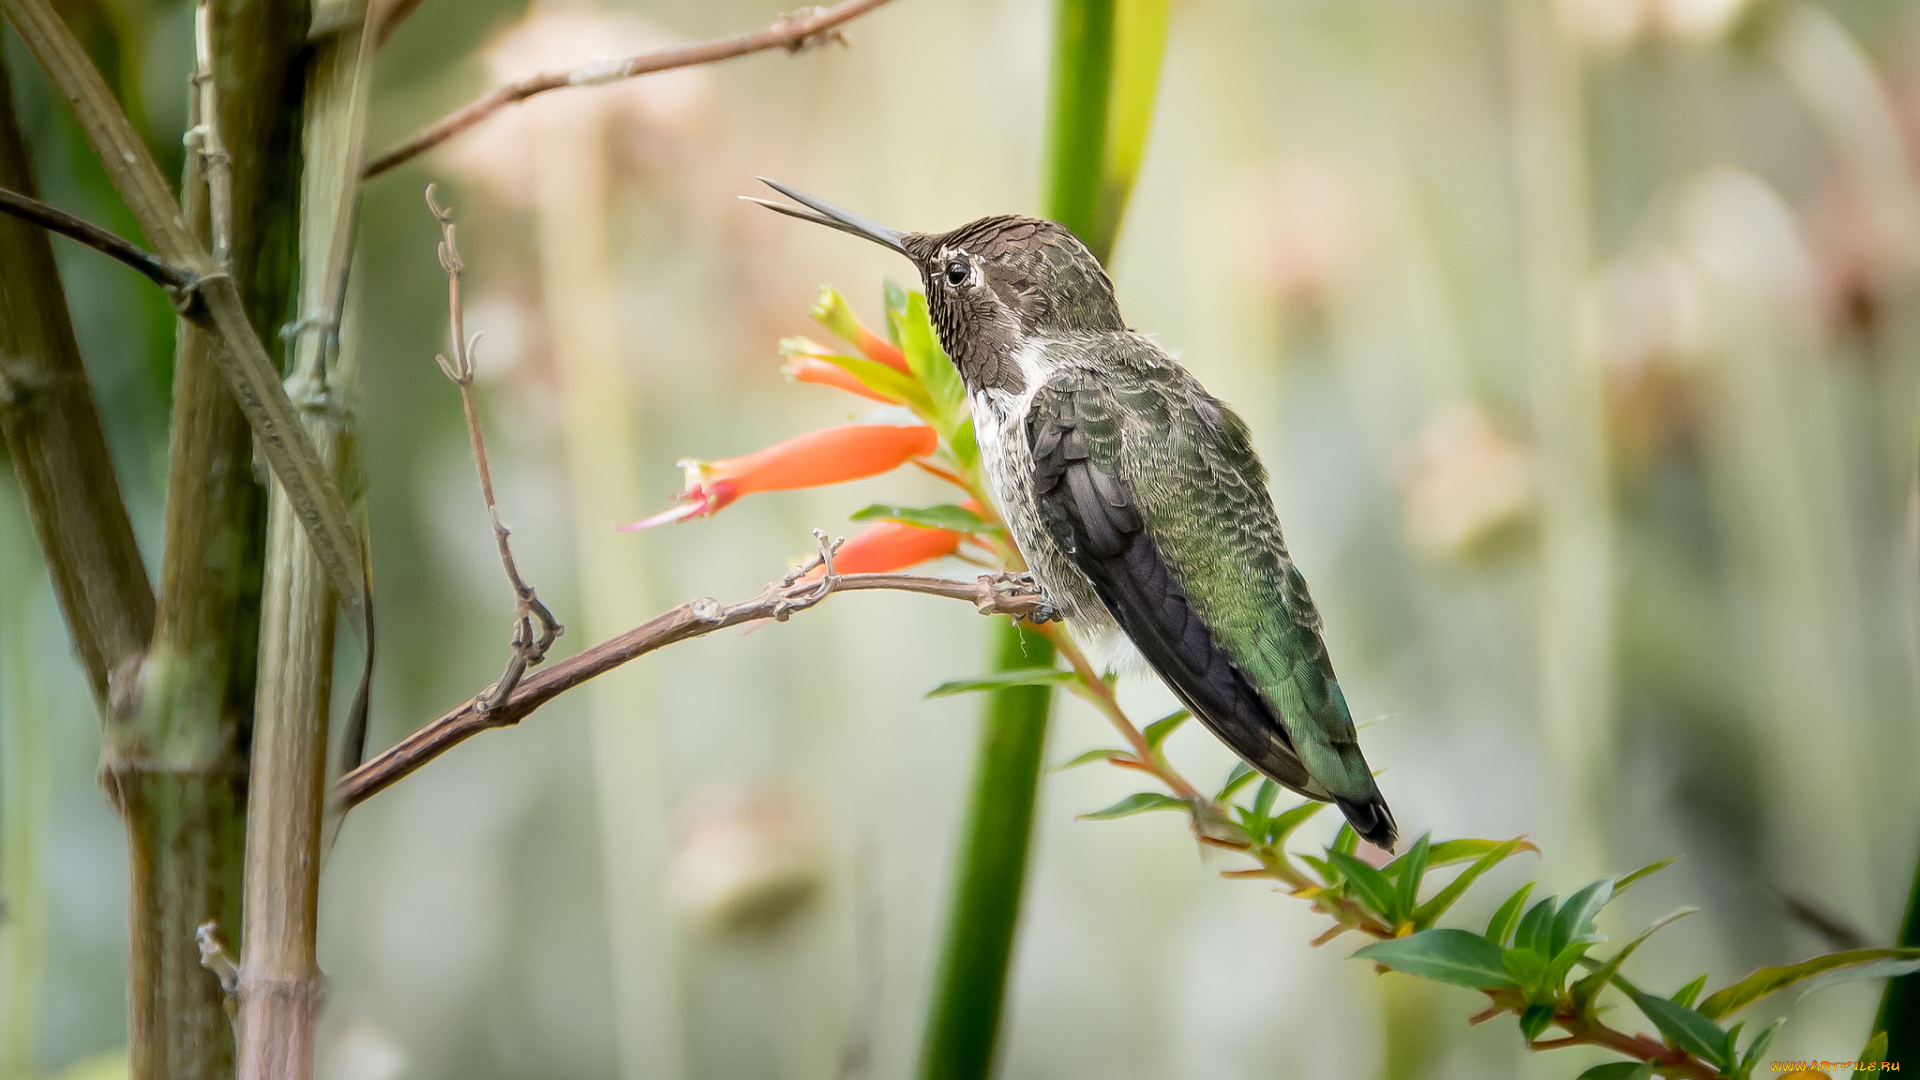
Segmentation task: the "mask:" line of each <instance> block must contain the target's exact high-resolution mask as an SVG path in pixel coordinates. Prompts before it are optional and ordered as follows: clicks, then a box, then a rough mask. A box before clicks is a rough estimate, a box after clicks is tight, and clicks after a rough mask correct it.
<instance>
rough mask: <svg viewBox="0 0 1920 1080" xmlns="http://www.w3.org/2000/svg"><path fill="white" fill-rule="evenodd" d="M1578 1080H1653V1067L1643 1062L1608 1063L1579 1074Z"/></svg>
mask: <svg viewBox="0 0 1920 1080" xmlns="http://www.w3.org/2000/svg"><path fill="white" fill-rule="evenodd" d="M1580 1080H1653V1066H1652V1065H1651V1064H1648V1063H1647V1062H1644V1061H1609V1062H1607V1063H1606V1064H1605V1065H1595V1066H1594V1067H1593V1068H1591V1069H1588V1070H1587V1071H1586V1072H1583V1073H1581V1074H1580Z"/></svg>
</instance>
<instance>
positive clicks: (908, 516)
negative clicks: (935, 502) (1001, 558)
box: [849, 503, 987, 533]
mask: <svg viewBox="0 0 1920 1080" xmlns="http://www.w3.org/2000/svg"><path fill="white" fill-rule="evenodd" d="M849 517H850V519H851V520H853V521H898V522H900V523H902V524H905V525H918V526H920V527H921V528H923V529H946V530H948V531H949V532H961V533H964V532H981V531H983V530H985V529H986V528H987V523H986V522H985V521H982V520H981V519H980V515H979V514H976V513H974V512H973V511H971V510H969V509H967V508H966V507H964V506H952V505H942V506H888V505H887V504H886V503H874V504H873V505H871V506H868V507H865V508H863V509H861V510H857V511H855V512H854V513H853V514H851V515H849Z"/></svg>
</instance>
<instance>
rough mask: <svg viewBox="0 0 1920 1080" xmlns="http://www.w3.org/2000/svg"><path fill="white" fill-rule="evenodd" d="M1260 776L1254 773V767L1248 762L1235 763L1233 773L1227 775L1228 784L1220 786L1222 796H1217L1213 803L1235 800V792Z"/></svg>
mask: <svg viewBox="0 0 1920 1080" xmlns="http://www.w3.org/2000/svg"><path fill="white" fill-rule="evenodd" d="M1258 775H1259V774H1258V773H1256V772H1254V771H1253V766H1251V765H1249V764H1247V763H1246V762H1244V761H1236V762H1234V763H1233V771H1232V772H1230V773H1228V774H1227V782H1226V783H1224V784H1222V785H1220V794H1218V795H1215V796H1214V797H1213V801H1214V802H1220V803H1223V802H1226V801H1227V800H1228V799H1231V798H1233V796H1234V793H1235V792H1237V791H1239V790H1240V789H1241V788H1243V787H1246V786H1247V785H1248V784H1250V783H1252V782H1253V778H1254V777H1255V776H1258Z"/></svg>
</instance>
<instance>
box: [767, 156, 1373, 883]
mask: <svg viewBox="0 0 1920 1080" xmlns="http://www.w3.org/2000/svg"><path fill="white" fill-rule="evenodd" d="M761 180H762V181H763V182H764V183H766V184H767V185H768V186H770V187H772V188H773V189H774V190H775V191H778V192H779V193H780V194H782V195H785V196H786V197H787V198H789V199H792V200H793V201H794V202H795V203H797V204H799V205H798V206H790V205H786V204H783V203H776V202H771V201H768V200H765V199H757V198H753V197H752V196H741V197H742V198H743V199H746V200H748V201H749V202H755V203H759V204H760V205H762V206H765V207H767V208H768V209H770V210H775V211H778V212H779V213H782V214H786V215H788V216H790V217H796V218H799V219H801V220H802V221H811V222H814V223H815V224H819V225H825V226H827V227H829V228H833V229H838V230H840V231H842V232H847V233H852V234H853V235H855V236H859V237H862V238H864V239H867V240H871V241H873V242H874V243H877V244H880V245H881V246H883V247H886V248H888V249H890V250H892V251H896V252H898V253H900V254H902V255H905V256H906V257H907V258H908V259H910V260H912V262H913V265H914V267H915V268H916V269H917V270H919V272H920V279H921V281H922V283H923V284H924V285H925V286H926V296H927V310H928V313H929V315H930V316H931V317H932V320H933V325H934V328H935V329H936V330H937V331H938V333H939V337H940V344H941V346H942V347H943V348H944V349H945V350H946V353H947V356H948V357H950V358H951V359H952V360H953V363H954V365H955V367H956V368H958V370H959V372H960V378H961V381H962V382H963V383H964V384H965V386H966V390H967V396H968V402H969V406H970V407H971V409H972V413H973V424H974V436H975V440H976V442H977V443H978V445H979V448H980V460H981V463H982V465H983V466H984V470H985V473H986V476H987V480H988V484H989V486H990V487H991V489H992V491H993V494H994V497H995V499H996V501H997V502H998V503H999V504H1000V508H1001V512H1002V516H1003V517H1004V518H1005V519H1006V523H1007V528H1008V531H1009V532H1010V534H1011V535H1012V538H1013V541H1014V544H1015V545H1016V546H1017V547H1018V548H1019V550H1020V554H1021V556H1022V557H1024V558H1025V559H1026V562H1027V565H1028V567H1029V569H1030V571H1031V572H1032V575H1033V579H1034V582H1035V584H1036V585H1037V586H1038V587H1039V588H1040V590H1041V593H1042V595H1043V597H1044V598H1045V600H1046V602H1047V603H1048V604H1049V605H1050V606H1051V607H1053V608H1054V609H1056V610H1057V611H1058V612H1059V613H1060V614H1062V615H1063V616H1064V617H1065V619H1066V624H1067V628H1068V629H1069V630H1070V631H1071V632H1072V633H1073V635H1074V637H1075V638H1076V639H1078V640H1080V641H1081V642H1083V643H1085V644H1087V645H1089V646H1090V647H1092V648H1094V649H1096V650H1098V651H1100V652H1101V653H1102V655H1104V656H1106V657H1108V658H1109V664H1110V667H1125V666H1128V665H1129V663H1137V662H1138V661H1137V660H1136V659H1134V658H1135V657H1136V656H1137V657H1138V658H1139V659H1144V661H1145V663H1146V665H1147V666H1148V667H1150V668H1151V669H1152V670H1153V671H1154V672H1155V673H1156V674H1158V675H1159V677H1160V678H1161V680H1162V681H1164V682H1165V683H1166V684H1167V686H1168V688H1169V689H1171V690H1172V691H1173V692H1174V694H1175V695H1176V696H1178V697H1179V698H1180V700H1181V701H1182V702H1184V703H1185V704H1186V706H1187V707H1188V709H1190V710H1191V711H1192V713H1193V715H1194V716H1197V717H1199V718H1200V720H1201V722H1202V723H1204V724H1205V725H1206V726H1207V728H1208V729H1209V730H1210V731H1212V732H1213V734H1214V735H1215V736H1216V737H1217V738H1219V739H1220V741H1221V742H1223V743H1225V744H1226V745H1227V747H1228V748H1229V749H1231V750H1232V751H1233V752H1234V753H1235V754H1237V755H1239V757H1240V758H1241V760H1243V761H1245V762H1246V763H1247V764H1248V765H1249V766H1251V767H1252V768H1254V769H1255V770H1257V771H1259V772H1260V773H1261V774H1263V775H1265V776H1266V777H1268V778H1269V779H1271V780H1273V781H1274V782H1275V783H1277V784H1280V785H1281V786H1283V787H1286V788H1288V789H1289V790H1292V791H1295V792H1298V793H1299V794H1301V795H1304V796H1306V797H1307V798H1309V799H1315V800H1319V801H1321V802H1331V803H1333V804H1334V805H1336V806H1338V807H1339V808H1340V812H1341V813H1342V814H1344V815H1346V818H1347V821H1348V822H1350V823H1351V824H1352V825H1353V829H1354V832H1356V833H1358V834H1359V835H1360V836H1361V837H1362V838H1364V839H1366V840H1367V841H1368V842H1369V843H1372V844H1374V845H1376V846H1378V847H1380V848H1383V849H1385V850H1388V851H1391V850H1392V849H1393V844H1394V839H1395V836H1396V833H1397V829H1398V827H1397V826H1396V825H1395V823H1394V820H1393V813H1392V811H1390V810H1388V809H1387V803H1386V800H1385V799H1384V798H1382V797H1381V794H1380V789H1379V787H1378V786H1377V785H1376V784H1375V783H1374V777H1373V772H1372V770H1371V769H1369V768H1368V767H1367V761H1366V758H1364V757H1363V756H1361V753H1360V744H1359V741H1358V739H1357V737H1356V736H1355V733H1354V729H1353V716H1352V714H1351V712H1349V710H1348V708H1347V701H1346V697H1345V696H1344V695H1343V694H1342V693H1341V691H1340V683H1339V682H1338V681H1337V680H1336V679H1335V678H1334V674H1333V664H1332V662H1331V660H1330V659H1329V658H1328V656H1327V647H1326V643H1325V641H1323V640H1322V639H1321V636H1320V631H1321V619H1320V613H1319V611H1318V609H1316V608H1315V607H1314V604H1313V598H1312V597H1311V596H1310V595H1308V593H1307V582H1306V579H1305V578H1304V577H1302V576H1301V574H1300V569H1299V567H1297V566H1295V565H1294V562H1293V558H1292V556H1290V555H1289V554H1288V552H1287V543H1286V540H1285V539H1284V538H1283V537H1282V536H1281V533H1280V518H1279V515H1278V514H1277V513H1276V512H1275V511H1274V508H1273V499H1272V497H1271V496H1270V495H1269V494H1268V492H1267V471H1266V468H1265V466H1263V465H1262V464H1261V462H1260V458H1259V456H1258V455H1257V454H1256V453H1255V452H1254V448H1253V439H1252V433H1251V432H1250V431H1249V429H1248V428H1247V425H1246V422H1245V421H1243V420H1241V419H1240V417H1239V416H1238V415H1236V414H1235V413H1234V412H1233V410H1232V409H1230V408H1228V407H1227V405H1226V404H1225V403H1223V402H1222V401H1221V400H1220V399H1219V398H1216V397H1214V396H1213V395H1211V394H1209V393H1207V391H1206V389H1205V388H1204V387H1202V386H1201V385H1200V382H1199V380H1197V379H1195V378H1194V377H1193V376H1192V375H1191V374H1189V373H1188V372H1187V370H1186V369H1185V368H1183V367H1181V366H1180V364H1179V363H1178V362H1176V361H1175V360H1174V358H1173V357H1172V356H1171V355H1169V354H1168V353H1167V351H1166V350H1165V349H1163V348H1161V347H1160V345H1159V344H1158V343H1157V342H1155V341H1154V340H1153V339H1152V338H1150V337H1148V336H1147V335H1145V334H1142V333H1140V332H1138V331H1135V330H1133V329H1131V328H1129V327H1128V326H1127V324H1126V320H1124V319H1123V318H1121V315H1120V305H1119V302H1118V301H1117V300H1116V299H1115V296H1114V290H1113V282H1112V280H1111V279H1109V278H1108V277H1107V273H1106V270H1105V269H1104V268H1102V267H1101V265H1100V261H1099V260H1098V259H1096V258H1094V256H1093V253H1092V252H1091V251H1089V250H1088V249H1087V246H1086V245H1085V244H1083V243H1082V242H1081V241H1080V239H1079V238H1078V237H1076V236H1075V235H1074V234H1073V232H1072V231H1071V230H1069V229H1068V228H1066V227H1065V226H1064V225H1060V224H1058V223H1057V222H1053V221H1047V220H1045V219H1042V218H1031V217H1016V216H1011V215H998V216H994V217H985V218H981V219H979V220H978V221H973V222H969V223H967V224H965V225H962V226H960V227H959V228H957V229H954V230H952V231H950V232H944V233H916V232H902V231H901V230H899V229H893V228H888V227H887V226H885V225H881V224H878V223H877V222H873V221H869V220H867V219H866V218H863V217H860V216H859V215H857V214H854V213H851V212H849V211H847V210H844V209H841V208H840V207H838V206H835V205H833V204H832V203H829V202H826V201H825V200H822V199H818V198H815V197H813V196H811V195H808V194H806V193H804V192H800V191H796V190H794V189H793V188H790V187H788V186H786V185H784V184H780V183H777V182H775V181H772V180H767V179H766V178H765V177H762V178H761Z"/></svg>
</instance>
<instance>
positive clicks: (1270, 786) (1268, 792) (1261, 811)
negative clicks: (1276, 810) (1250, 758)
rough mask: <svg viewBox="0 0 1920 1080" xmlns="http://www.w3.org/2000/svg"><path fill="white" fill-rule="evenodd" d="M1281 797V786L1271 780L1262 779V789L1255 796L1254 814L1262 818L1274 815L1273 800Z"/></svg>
mask: <svg viewBox="0 0 1920 1080" xmlns="http://www.w3.org/2000/svg"><path fill="white" fill-rule="evenodd" d="M1279 797H1280V785H1279V784H1276V783H1274V782H1273V781H1271V780H1267V779H1264V778H1263V779H1262V780H1261V781H1260V789H1259V790H1258V791H1256V792H1254V795H1253V812H1254V813H1255V814H1257V815H1258V816H1260V817H1263V818H1264V817H1267V816H1268V815H1269V814H1271V813H1273V800H1275V799H1277V798H1279Z"/></svg>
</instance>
